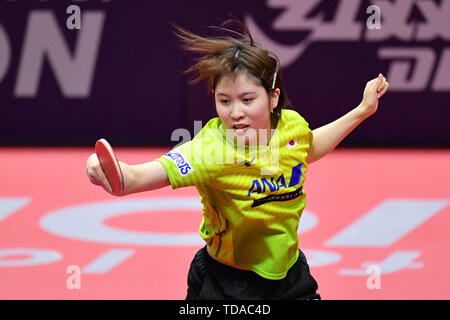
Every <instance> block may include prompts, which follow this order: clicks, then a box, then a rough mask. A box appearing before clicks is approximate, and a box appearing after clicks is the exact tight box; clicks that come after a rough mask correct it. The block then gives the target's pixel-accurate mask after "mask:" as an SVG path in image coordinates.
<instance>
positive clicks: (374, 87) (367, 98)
mask: <svg viewBox="0 0 450 320" xmlns="http://www.w3.org/2000/svg"><path fill="white" fill-rule="evenodd" d="M388 88H389V82H387V81H386V78H385V77H384V76H383V75H382V74H381V73H380V74H379V75H378V77H377V78H375V79H373V80H370V81H369V82H367V84H366V87H365V89H364V93H363V99H362V101H361V103H360V105H359V108H360V109H361V110H362V112H363V113H364V114H365V115H367V116H370V115H372V114H374V113H375V112H376V111H377V109H378V101H379V99H380V98H381V97H382V96H383V95H384V94H385V93H386V91H387V90H388Z"/></svg>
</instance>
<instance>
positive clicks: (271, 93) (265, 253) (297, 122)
mask: <svg viewBox="0 0 450 320" xmlns="http://www.w3.org/2000/svg"><path fill="white" fill-rule="evenodd" d="M235 22H237V23H238V24H239V25H240V26H241V27H242V29H243V32H244V33H243V34H241V33H237V32H235V31H231V30H229V29H225V28H218V29H220V30H222V31H225V32H229V36H216V37H202V36H199V35H196V34H193V33H191V32H189V31H187V30H184V29H182V28H180V27H176V29H177V32H176V35H177V36H178V37H179V38H180V39H181V41H182V43H183V46H184V48H185V49H186V50H188V51H191V52H194V53H197V54H199V55H200V59H199V60H198V61H197V62H196V63H195V64H193V65H192V66H191V67H190V68H189V69H187V70H186V72H187V73H195V74H196V77H195V79H193V82H198V81H200V80H202V79H207V80H208V81H209V87H210V90H211V91H210V92H211V93H212V95H213V96H214V101H215V108H216V111H217V115H218V117H215V118H213V119H211V120H210V121H209V122H208V123H207V124H206V125H205V126H204V128H203V129H202V130H201V131H200V132H199V133H198V134H197V135H196V136H195V137H194V139H193V140H192V141H189V142H187V143H185V144H183V145H181V146H177V147H176V148H174V149H172V150H171V151H170V152H168V153H166V154H164V155H162V156H161V157H160V158H158V159H156V160H155V161H151V162H148V163H143V164H138V165H128V164H126V163H123V162H120V167H121V170H122V173H123V179H124V184H125V189H124V190H123V192H122V195H127V194H131V193H136V192H142V191H148V190H154V189H157V188H162V187H165V186H168V185H171V186H172V188H179V187H184V186H195V187H196V189H197V190H198V192H199V194H200V196H201V201H202V204H203V220H202V223H201V226H200V229H199V231H200V235H201V237H202V238H203V239H204V241H205V247H203V248H202V249H200V250H199V251H198V252H197V254H196V255H195V257H194V259H193V261H192V263H191V266H190V269H189V273H188V277H187V282H188V290H187V297H186V298H187V299H311V298H320V295H318V294H317V292H316V290H317V289H318V285H317V282H316V281H315V279H314V278H313V277H312V276H311V274H310V272H309V266H308V264H307V261H306V258H305V256H304V254H303V253H302V251H301V250H299V241H298V234H297V228H298V224H299V220H300V217H301V214H302V211H303V209H304V207H305V203H306V195H305V191H304V190H303V183H304V179H305V173H306V171H307V168H308V165H309V164H310V163H312V162H314V161H317V160H319V159H321V158H322V157H324V156H325V155H326V154H328V153H329V152H330V151H332V150H333V149H334V148H335V147H336V146H337V145H338V144H339V143H340V142H341V141H342V140H343V139H344V138H345V137H346V136H347V135H348V134H349V133H350V132H351V131H352V130H353V129H354V128H355V127H357V126H358V125H359V124H360V123H361V122H362V121H364V120H365V119H367V118H368V117H369V116H370V115H372V114H374V113H375V112H376V111H377V107H378V102H379V99H380V98H381V97H382V96H383V95H384V94H385V93H386V91H387V89H388V86H389V84H388V82H387V81H386V78H384V77H383V76H382V75H381V74H379V75H378V77H377V78H375V79H373V80H371V81H369V82H367V83H366V86H365V89H364V92H363V96H362V101H361V103H360V104H359V105H358V106H357V107H355V108H354V109H353V110H352V111H350V112H348V113H347V114H345V115H344V116H342V117H341V118H339V119H337V120H336V121H334V122H331V123H329V124H327V125H325V126H323V127H320V128H318V129H315V130H312V131H311V130H310V128H309V125H308V123H307V122H306V121H305V119H304V118H303V117H302V116H301V115H300V114H299V113H297V112H296V111H294V110H291V109H288V108H287V107H288V106H291V104H290V101H289V100H288V97H287V94H286V91H285V89H284V87H283V82H282V75H281V70H280V64H279V60H278V58H277V56H276V55H275V54H273V53H271V52H269V51H268V50H266V49H264V48H262V47H260V46H259V45H257V44H256V43H255V42H254V41H253V38H252V36H251V34H250V32H249V31H248V29H247V28H246V26H245V25H244V24H243V23H242V22H240V21H236V20H235ZM339 85H341V84H339ZM230 151H231V157H230ZM274 154H275V155H276V157H275V158H274ZM211 159H214V160H215V161H211ZM217 159H221V160H223V161H217ZM268 159H269V160H270V159H272V160H273V161H272V160H270V161H269V160H268ZM266 160H267V161H266ZM87 174H88V176H89V179H90V180H91V182H93V183H95V184H98V185H101V186H103V187H104V188H105V190H107V189H108V187H109V184H108V182H107V180H106V178H105V175H104V173H103V171H102V169H101V167H100V165H99V161H98V158H97V156H96V155H95V154H92V155H91V156H90V157H89V159H88V161H87Z"/></svg>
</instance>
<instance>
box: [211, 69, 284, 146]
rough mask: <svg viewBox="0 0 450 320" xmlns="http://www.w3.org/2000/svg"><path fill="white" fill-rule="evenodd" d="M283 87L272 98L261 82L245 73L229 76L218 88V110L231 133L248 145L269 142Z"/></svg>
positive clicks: (216, 97) (216, 94) (219, 83)
mask: <svg viewBox="0 0 450 320" xmlns="http://www.w3.org/2000/svg"><path fill="white" fill-rule="evenodd" d="M278 95H279V90H278V89H277V91H276V93H274V94H272V98H269V95H268V94H267V91H266V90H265V89H264V87H263V86H261V85H256V84H255V83H253V82H252V81H250V80H249V79H248V77H247V76H246V75H244V74H238V75H236V76H235V77H232V76H226V77H223V78H221V79H220V80H219V82H218V83H217V86H216V88H215V90H214V98H215V102H216V110H217V114H218V115H219V117H220V119H221V120H222V122H223V124H224V125H225V128H226V129H227V133H228V134H231V135H232V136H234V137H236V138H237V140H238V142H240V143H246V144H250V143H251V144H252V145H256V144H267V143H268V141H269V139H270V134H271V130H270V129H271V126H270V111H271V109H272V108H275V107H276V105H277V103H278Z"/></svg>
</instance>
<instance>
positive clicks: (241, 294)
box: [186, 246, 320, 300]
mask: <svg viewBox="0 0 450 320" xmlns="http://www.w3.org/2000/svg"><path fill="white" fill-rule="evenodd" d="M317 288H318V286H317V282H316V280H315V279H314V278H313V277H312V276H311V274H310V272H309V266H308V263H307V262H306V257H305V255H304V254H303V252H302V251H301V250H299V257H298V259H297V261H296V262H295V264H294V265H293V266H292V267H291V268H290V269H289V271H288V273H287V275H286V277H285V278H284V279H281V280H269V279H266V278H263V277H261V276H259V275H258V274H256V273H255V272H253V271H246V270H240V269H236V268H233V267H230V266H227V265H225V264H223V263H220V262H218V261H216V260H214V259H213V258H211V256H210V255H209V254H208V251H207V249H206V246H205V247H203V248H202V249H200V250H199V251H197V253H196V254H195V257H194V259H193V260H192V263H191V267H190V268H189V274H188V289H187V296H186V300H226V299H232V300H257V299H266V300H275V299H283V300H290V299H317V300H319V299H320V295H319V294H317V293H316V291H317Z"/></svg>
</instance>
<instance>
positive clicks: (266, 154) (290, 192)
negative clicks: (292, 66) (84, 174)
mask: <svg viewBox="0 0 450 320" xmlns="http://www.w3.org/2000/svg"><path fill="white" fill-rule="evenodd" d="M312 138H313V135H312V132H311V130H310V129H309V125H308V123H307V122H306V121H305V119H304V118H303V117H302V116H301V115H300V114H298V113H297V112H296V111H294V110H288V109H284V110H282V113H281V117H280V119H279V121H278V123H277V127H276V128H275V130H273V134H272V136H271V138H270V141H269V142H268V144H264V145H261V146H258V145H253V144H250V145H249V146H242V145H240V144H238V143H236V141H235V140H234V139H233V138H232V137H231V135H230V134H228V132H227V131H226V129H225V127H224V125H223V123H222V121H221V120H220V118H218V117H217V118H213V119H211V120H210V121H208V123H207V124H206V125H205V126H204V127H203V128H202V130H201V131H200V132H199V133H198V134H197V135H196V136H195V137H194V138H193V139H192V140H191V141H189V142H187V143H184V144H182V145H180V146H177V147H175V148H174V149H172V150H171V151H170V152H168V153H166V154H164V155H163V156H161V157H160V158H159V159H157V161H159V162H160V163H161V164H162V165H163V166H164V168H165V169H166V171H167V174H168V177H169V180H170V184H171V185H172V187H173V188H174V189H175V188H179V187H185V186H195V187H196V189H197V190H198V192H199V194H200V197H201V202H202V204H203V220H202V223H201V225H200V230H199V231H200V235H201V237H202V238H203V239H204V240H205V242H206V243H207V244H208V245H209V248H210V251H211V253H212V254H214V255H215V256H216V257H217V258H218V259H219V260H221V261H224V262H226V263H228V264H231V265H235V266H239V267H243V268H247V269H250V270H252V271H254V272H256V273H257V274H259V275H260V276H262V277H264V278H267V279H274V280H276V279H282V278H284V277H285V276H286V273H287V271H288V270H289V268H290V267H291V266H292V265H293V264H294V263H295V262H296V261H297V258H298V234H297V229H298V223H299V220H300V217H301V215H302V212H303V209H304V208H305V204H306V194H305V191H304V190H303V183H304V180H305V173H306V170H307V168H308V165H307V163H306V157H307V155H308V152H309V150H310V148H311V145H312Z"/></svg>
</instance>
